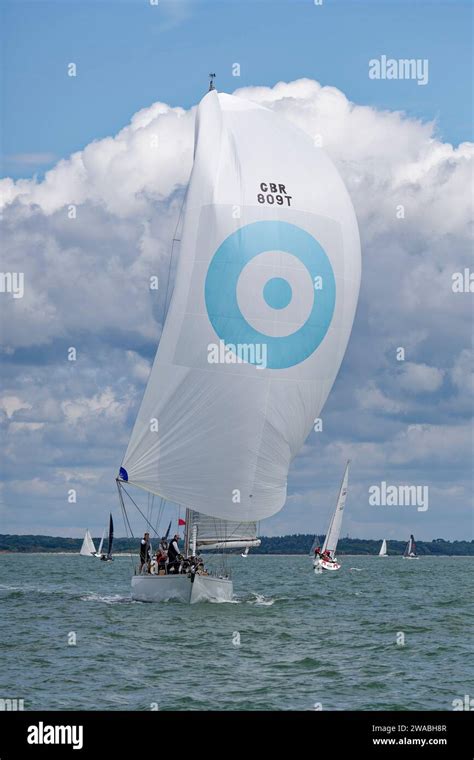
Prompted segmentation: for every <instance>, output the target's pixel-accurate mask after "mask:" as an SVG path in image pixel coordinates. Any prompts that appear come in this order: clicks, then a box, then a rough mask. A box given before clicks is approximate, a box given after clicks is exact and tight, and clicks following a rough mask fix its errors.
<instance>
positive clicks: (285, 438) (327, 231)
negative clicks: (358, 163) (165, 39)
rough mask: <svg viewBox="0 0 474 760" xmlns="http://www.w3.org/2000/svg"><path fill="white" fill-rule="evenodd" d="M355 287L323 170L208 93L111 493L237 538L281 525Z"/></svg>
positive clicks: (309, 155) (308, 144) (246, 107)
mask: <svg viewBox="0 0 474 760" xmlns="http://www.w3.org/2000/svg"><path fill="white" fill-rule="evenodd" d="M359 281H360V243H359V234H358V229H357V222H356V218H355V214H354V210H353V207H352V204H351V201H350V199H349V196H348V193H347V191H346V189H345V187H344V184H343V182H342V180H341V178H340V177H339V174H338V172H337V170H336V169H335V167H334V165H333V164H332V162H331V161H330V159H329V158H328V157H327V156H326V155H325V153H324V152H323V151H322V150H321V148H319V147H317V146H316V145H315V144H314V143H313V141H312V140H311V138H310V137H309V136H307V135H306V134H304V133H303V132H301V131H299V130H298V129H297V128H296V127H294V126H293V125H291V124H290V123H288V122H286V121H285V120H284V119H282V118H280V117H279V116H278V115H277V114H275V113H274V112H273V111H270V110H268V109H266V108H263V107H261V106H259V105H257V104H255V103H251V102H248V101H246V100H244V99H242V98H240V97H235V96H230V95H226V94H219V93H217V91H216V90H212V91H210V92H209V93H207V94H206V95H205V97H204V98H203V99H202V101H201V103H200V105H199V108H198V111H197V118H196V131H195V150H194V166H193V170H192V174H191V179H190V183H189V187H188V193H187V198H186V207H185V211H184V215H183V230H182V236H181V245H180V256H179V261H178V265H177V271H176V279H175V286H174V291H173V295H172V298H171V302H170V306H169V310H168V314H167V318H166V322H165V325H164V327H163V332H162V337H161V340H160V344H159V348H158V351H157V354H156V357H155V361H154V364H153V367H152V370H151V374H150V377H149V381H148V385H147V388H146V391H145V395H144V398H143V401H142V404H141V406H140V409H139V412H138V416H137V420H136V422H135V426H134V428H133V432H132V435H131V438H130V442H129V445H128V448H127V451H126V454H125V457H124V460H123V463H122V467H121V469H120V475H119V481H120V480H121V481H125V482H128V483H130V484H132V485H134V486H137V487H139V488H143V489H145V490H147V491H149V492H151V493H155V494H158V495H160V496H162V497H164V498H165V499H167V500H168V501H170V502H174V503H176V504H180V505H183V506H185V507H187V508H191V509H194V510H196V511H198V512H199V513H201V515H208V516H212V517H213V518H219V519H220V520H222V521H231V522H234V523H237V524H240V525H242V524H243V523H247V524H254V523H255V522H257V521H258V520H260V519H262V518H265V517H269V516H270V515H272V514H274V513H276V512H278V511H279V510H280V509H281V507H282V506H283V505H284V503H285V500H286V492H287V476H288V468H289V465H290V463H291V461H292V459H293V458H294V457H295V456H296V454H297V453H298V451H299V449H300V448H301V446H302V444H303V442H304V441H305V439H306V437H307V436H308V434H309V432H310V431H311V429H312V427H313V425H314V420H315V418H317V417H318V415H319V413H320V411H321V409H322V407H323V405H324V403H325V401H326V398H327V396H328V394H329V392H330V389H331V387H332V385H333V382H334V380H335V377H336V375H337V372H338V370H339V366H340V364H341V361H342V358H343V356H344V352H345V350H346V346H347V342H348V339H349V335H350V332H351V328H352V323H353V319H354V313H355V309H356V304H357V298H358V293H359ZM200 519H201V518H200ZM202 526H204V522H202ZM203 530H204V528H203ZM236 530H237V529H236ZM244 532H246V531H244ZM201 535H202V534H201ZM224 535H226V533H225V531H224ZM232 535H233V536H235V535H237V533H236V532H234V533H233V534H232ZM245 538H248V536H247V535H245ZM225 540H227V539H225Z"/></svg>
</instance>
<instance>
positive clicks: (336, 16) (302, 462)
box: [0, 0, 474, 539]
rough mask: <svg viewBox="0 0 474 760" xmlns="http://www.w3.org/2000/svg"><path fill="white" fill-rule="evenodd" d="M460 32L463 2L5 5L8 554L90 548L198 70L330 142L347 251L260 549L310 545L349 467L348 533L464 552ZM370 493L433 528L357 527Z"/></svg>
mask: <svg viewBox="0 0 474 760" xmlns="http://www.w3.org/2000/svg"><path fill="white" fill-rule="evenodd" d="M471 14H472V9H471V4H470V3H467V2H465V3H464V2H462V3H461V2H426V3H413V2H403V1H400V0H399V1H397V2H389V0H378V1H377V2H337V1H336V0H334V1H333V0H324V2H323V5H322V6H315V5H314V3H313V2H310V1H309V0H308V1H307V2H298V1H297V0H292V2H280V3H278V2H270V1H269V2H266V1H263V2H232V1H231V0H226V2H220V3H210V2H205V1H203V2H200V1H196V2H190V1H188V0H183V1H181V0H176V2H169V1H168V2H167V0H160V2H159V4H158V6H156V7H155V6H150V4H149V3H148V2H146V1H145V0H139V1H138V0H137V1H133V2H118V1H117V2H115V1H114V0H111V1H110V2H108V1H106V2H93V3H86V2H69V0H64V1H63V2H48V3H45V2H41V0H38V1H37V2H22V1H21V0H17V1H16V2H3V4H2V42H3V66H2V115H1V127H2V157H3V165H4V172H3V173H4V176H5V177H6V179H4V180H0V207H2V209H3V215H2V220H1V223H2V230H1V235H2V247H3V253H4V257H5V264H4V268H5V270H6V271H13V272H24V273H25V282H26V286H25V295H24V298H21V299H18V300H15V299H13V298H11V297H10V294H8V293H2V294H0V307H1V308H2V310H3V311H4V314H3V315H2V319H3V335H2V348H1V351H2V352H3V353H2V360H3V361H2V386H3V388H2V391H1V392H0V427H1V430H2V435H3V436H4V440H5V441H6V443H5V446H4V451H3V459H2V478H3V502H2V504H0V532H2V533H6V532H12V533H14V532H18V533H46V534H55V535H75V536H79V535H81V534H82V533H83V531H84V529H85V527H89V528H90V529H91V530H92V531H93V533H94V534H99V533H101V531H102V527H103V524H105V521H106V519H107V515H108V512H109V510H110V509H113V511H114V512H115V510H116V509H117V498H116V492H115V482H114V479H115V476H116V473H117V469H118V466H119V464H120V462H121V461H122V457H123V454H124V451H125V448H126V446H127V442H128V439H129V436H130V431H131V428H132V425H133V422H134V419H135V416H136V412H137V407H138V404H139V401H140V399H141V397H142V394H143V390H144V386H145V383H146V380H147V377H148V374H149V370H150V362H151V361H152V359H153V355H154V353H155V350H156V346H157V343H158V340H159V335H160V330H161V318H162V312H163V310H162V303H161V302H160V300H159V297H158V301H154V300H153V298H152V297H151V296H150V292H149V288H148V277H149V274H150V272H151V273H153V274H154V273H155V272H156V270H157V269H158V271H159V273H160V275H163V276H164V277H166V275H167V271H168V262H169V251H170V240H171V238H172V236H173V233H174V229H175V225H176V220H177V215H178V212H179V208H180V204H181V199H182V195H183V192H184V188H185V186H186V183H187V180H188V177H189V171H190V168H191V158H192V141H193V126H194V121H193V120H194V112H193V110H192V108H191V107H192V106H194V105H195V104H196V103H197V102H198V101H199V99H200V98H201V96H202V94H203V92H204V91H205V90H206V89H207V76H208V73H209V71H211V70H213V71H215V72H216V73H217V85H218V87H219V89H221V90H227V91H229V92H232V91H234V90H236V89H238V88H247V89H245V92H244V95H245V97H248V98H250V99H254V100H256V101H257V102H261V103H263V104H265V105H267V106H269V107H271V108H274V109H275V110H276V111H278V112H280V113H281V114H282V115H283V116H284V117H286V118H288V119H289V120H290V121H294V122H295V123H296V124H298V125H299V126H300V127H301V128H302V129H304V130H306V131H307V132H308V134H310V135H312V136H314V135H315V134H321V135H322V136H323V138H324V147H325V149H326V150H327V151H328V153H329V155H330V156H331V158H332V159H333V161H334V162H335V164H336V166H337V167H338V169H339V171H340V173H341V175H342V177H343V179H344V181H345V183H346V185H347V187H348V190H349V193H350V195H351V197H352V200H353V203H354V207H355V210H356V214H357V218H358V222H359V227H360V233H361V242H362V258H363V273H362V286H361V295H360V301H359V306H358V311H357V315H356V320H355V323H354V328H353V333H352V336H351V339H350V342H349V347H348V350H347V353H346V356H345V359H344V361H343V364H342V367H341V370H340V373H339V375H338V378H337V380H336V383H335V385H334V388H333V390H332V392H331V394H330V396H329V399H328V402H327V404H326V407H325V408H324V411H323V418H324V431H323V432H322V433H316V432H314V433H312V434H311V435H310V436H309V438H308V441H307V443H306V444H305V446H304V447H303V449H302V451H301V453H300V455H299V456H298V457H297V458H296V460H295V462H294V463H293V465H292V467H291V470H290V475H289V496H288V503H287V505H286V507H285V509H284V510H282V512H281V513H279V514H278V515H276V516H275V517H274V518H271V519H270V520H269V521H268V522H266V523H265V524H263V525H262V533H267V534H273V535H275V534H281V533H287V532H312V531H313V530H314V531H316V530H317V531H319V532H324V530H325V526H326V524H327V519H328V516H329V513H330V511H331V509H332V506H333V504H334V500H335V496H336V491H337V487H338V484H339V482H340V478H341V474H342V471H343V467H344V464H345V461H346V459H347V458H348V457H350V458H351V459H352V460H353V468H352V473H351V481H350V489H349V500H348V510H347V516H346V518H345V526H344V531H343V532H344V533H350V534H351V535H353V536H358V537H373V538H379V537H380V538H381V537H383V536H385V537H386V538H389V539H390V538H401V537H404V536H407V535H409V534H410V533H411V532H414V533H415V535H416V536H417V537H419V538H436V537H439V536H444V537H446V538H466V537H468V538H471V537H472V408H473V399H474V394H473V387H472V379H471V371H472V370H471V368H472V357H473V352H472V293H469V292H464V293H454V292H453V290H452V287H451V284H452V275H453V273H455V272H462V271H464V269H465V268H468V267H471V269H472V247H471V241H470V238H469V225H470V220H471V214H472V208H471V207H470V203H469V183H470V181H472V170H471V168H470V166H471V162H472V156H473V152H474V151H473V146H472V144H469V145H467V144H463V143H465V141H468V140H470V139H471V122H472V95H471V92H472V70H471V57H472V43H471V42H470V16H471ZM381 55H387V56H388V57H394V58H397V59H398V58H419V59H425V58H427V59H428V61H429V83H428V84H427V85H426V86H421V85H418V84H417V82H416V81H413V80H404V81H387V80H381V81H375V80H371V79H369V76H368V63H369V60H370V59H372V58H378V57H380V56H381ZM71 62H73V63H75V64H76V66H77V76H76V77H75V78H73V77H68V76H67V68H66V67H67V65H68V64H69V63H71ZM234 63H238V64H240V73H241V75H240V77H233V76H232V65H233V64H234ZM280 81H283V82H287V83H288V84H287V85H280V86H278V87H276V86H275V85H276V84H277V83H278V82H280ZM266 88H268V89H266ZM157 103H161V104H168V105H164V106H159V105H157ZM178 108H179V109H181V110H179V111H178V110H176V109H178ZM398 112H401V113H398ZM433 121H434V125H433V126H430V124H429V123H430V122H433ZM155 132H156V133H158V134H159V135H160V150H159V151H158V152H157V153H156V154H155V155H154V156H153V160H152V161H151V160H150V153H149V141H150V136H151V135H154V134H155ZM453 146H454V147H453ZM76 152H77V153H76ZM73 153H76V155H75V156H72V158H70V156H71V154H73ZM60 159H64V160H63V161H62V162H61V161H60ZM58 162H59V163H58ZM45 170H46V171H47V174H46V177H45V175H44V172H45ZM48 170H49V171H48ZM22 178H25V179H22ZM28 178H30V179H28ZM69 204H75V205H76V207H77V219H76V220H75V221H73V222H71V221H70V219H69V218H68V216H67V209H68V206H69ZM400 204H402V205H403V207H404V209H405V210H406V214H405V215H404V217H403V219H400V218H398V217H397V215H396V209H397V208H398V207H399V205H400ZM69 346H75V347H76V348H77V350H78V360H77V362H75V363H71V362H68V361H67V356H66V354H67V349H68V347H69ZM398 346H404V347H405V349H406V361H405V362H404V363H399V362H397V361H396V359H395V351H396V348H397V347H398ZM382 481H386V482H388V483H393V484H404V483H405V484H410V483H414V484H420V485H428V486H429V487H430V507H429V509H428V510H427V511H425V512H422V511H417V510H416V509H413V508H408V510H407V508H404V509H403V508H399V509H396V508H395V509H393V508H392V509H390V508H387V507H385V508H384V507H382V508H374V507H370V506H369V504H368V489H369V487H370V486H371V485H373V484H377V483H380V482H382ZM69 488H74V489H76V491H77V494H78V500H77V503H74V504H71V503H69V502H68V501H67V492H68V489H69ZM118 524H120V523H118ZM140 527H142V526H139V524H138V523H137V524H136V528H137V530H138V529H140ZM119 532H120V531H119Z"/></svg>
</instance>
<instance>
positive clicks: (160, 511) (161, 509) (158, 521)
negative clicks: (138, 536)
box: [155, 496, 166, 536]
mask: <svg viewBox="0 0 474 760" xmlns="http://www.w3.org/2000/svg"><path fill="white" fill-rule="evenodd" d="M165 504H166V500H165V499H163V497H162V496H160V506H159V507H158V516H157V518H156V527H155V533H156V535H157V536H159V532H158V528H159V526H160V524H161V520H162V519H163V513H164V511H165Z"/></svg>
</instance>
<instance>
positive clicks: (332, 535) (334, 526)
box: [322, 462, 349, 557]
mask: <svg viewBox="0 0 474 760" xmlns="http://www.w3.org/2000/svg"><path fill="white" fill-rule="evenodd" d="M348 481H349V462H348V463H347V464H346V469H345V471H344V477H343V479H342V483H341V488H340V489H339V496H338V499H337V505H336V509H335V510H334V514H333V516H332V519H331V522H330V524H329V528H328V532H327V534H326V538H325V540H324V544H323V549H322V550H323V552H325V551H326V550H327V551H329V554H330V555H331V557H334V555H335V553H336V548H337V542H338V541H339V536H340V533H341V526H342V516H343V514H344V507H345V505H346V497H347V483H348Z"/></svg>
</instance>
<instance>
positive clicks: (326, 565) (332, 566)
mask: <svg viewBox="0 0 474 760" xmlns="http://www.w3.org/2000/svg"><path fill="white" fill-rule="evenodd" d="M313 564H314V572H315V573H322V571H323V570H340V568H341V566H340V564H339V562H337V560H336V561H335V562H326V561H325V560H324V559H317V560H315V561H314V563H313Z"/></svg>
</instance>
